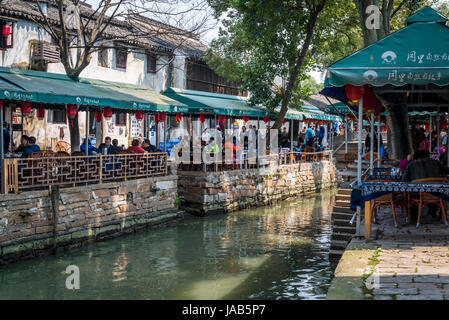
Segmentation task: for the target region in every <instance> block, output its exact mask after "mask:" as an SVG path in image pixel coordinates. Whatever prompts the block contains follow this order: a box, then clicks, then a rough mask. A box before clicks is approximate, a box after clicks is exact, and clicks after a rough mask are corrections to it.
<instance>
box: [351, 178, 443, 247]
mask: <svg viewBox="0 0 449 320" xmlns="http://www.w3.org/2000/svg"><path fill="white" fill-rule="evenodd" d="M359 188H360V189H361V191H362V198H363V201H364V202H365V239H368V238H369V237H371V229H372V212H371V201H372V200H374V199H376V198H378V197H380V196H383V195H385V194H389V193H393V192H426V193H430V194H433V195H435V196H437V197H440V198H441V199H443V200H444V201H449V183H412V182H399V181H398V182H396V181H394V182H364V183H362V184H361V185H360V186H359Z"/></svg>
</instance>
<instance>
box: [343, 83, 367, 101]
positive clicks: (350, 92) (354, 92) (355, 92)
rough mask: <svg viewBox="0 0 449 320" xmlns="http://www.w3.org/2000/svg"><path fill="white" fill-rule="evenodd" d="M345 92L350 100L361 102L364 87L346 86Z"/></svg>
mask: <svg viewBox="0 0 449 320" xmlns="http://www.w3.org/2000/svg"><path fill="white" fill-rule="evenodd" d="M345 91H346V96H347V97H348V100H360V98H362V96H363V93H362V87H359V86H353V85H352V84H345Z"/></svg>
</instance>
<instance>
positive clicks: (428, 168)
mask: <svg viewBox="0 0 449 320" xmlns="http://www.w3.org/2000/svg"><path fill="white" fill-rule="evenodd" d="M413 158H414V159H415V161H414V162H411V163H410V164H408V165H407V168H406V169H405V171H404V174H403V175H402V181H404V182H408V181H413V180H416V179H424V178H437V177H441V176H442V175H447V174H449V168H448V167H446V166H444V165H442V164H441V163H440V162H438V161H437V160H433V159H430V153H429V151H427V150H418V151H416V152H415V155H414V156H413Z"/></svg>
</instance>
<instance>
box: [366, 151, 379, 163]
mask: <svg viewBox="0 0 449 320" xmlns="http://www.w3.org/2000/svg"><path fill="white" fill-rule="evenodd" d="M370 157H371V154H370V153H369V152H367V153H366V154H365V155H364V156H363V160H370V159H371V158H370ZM373 159H374V160H376V159H377V152H373ZM381 161H382V160H381Z"/></svg>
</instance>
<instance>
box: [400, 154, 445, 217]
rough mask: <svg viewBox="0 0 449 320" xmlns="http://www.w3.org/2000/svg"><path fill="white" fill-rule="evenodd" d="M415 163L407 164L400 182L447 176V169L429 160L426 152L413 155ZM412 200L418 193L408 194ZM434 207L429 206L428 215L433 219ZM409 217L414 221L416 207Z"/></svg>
mask: <svg viewBox="0 0 449 320" xmlns="http://www.w3.org/2000/svg"><path fill="white" fill-rule="evenodd" d="M413 158H414V159H415V161H413V162H411V163H409V164H408V165H407V168H406V169H405V171H404V173H403V174H402V181H404V182H410V181H413V180H417V179H424V178H439V177H441V176H442V175H447V174H449V168H448V167H446V166H444V165H442V164H441V163H440V162H438V161H437V160H433V159H430V153H429V151H428V150H418V151H416V152H415V154H414V155H413ZM410 196H411V197H412V198H417V197H419V193H417V192H412V193H411V194H410ZM436 210H437V208H436V206H435V205H432V206H429V212H428V214H429V215H431V216H432V217H434V218H437V216H436ZM410 213H411V216H412V218H413V220H414V221H416V217H417V216H418V208H417V206H416V205H413V206H412V207H411V212H410Z"/></svg>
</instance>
